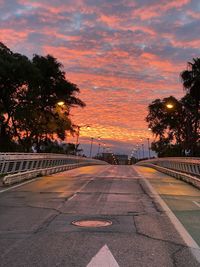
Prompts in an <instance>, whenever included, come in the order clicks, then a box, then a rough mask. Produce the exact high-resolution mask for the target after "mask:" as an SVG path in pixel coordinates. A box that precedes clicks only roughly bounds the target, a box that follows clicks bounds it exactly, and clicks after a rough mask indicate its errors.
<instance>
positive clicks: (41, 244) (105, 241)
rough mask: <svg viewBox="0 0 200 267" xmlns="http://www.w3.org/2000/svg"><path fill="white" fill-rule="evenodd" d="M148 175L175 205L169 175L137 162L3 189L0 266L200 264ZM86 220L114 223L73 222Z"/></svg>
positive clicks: (164, 266) (157, 266)
mask: <svg viewBox="0 0 200 267" xmlns="http://www.w3.org/2000/svg"><path fill="white" fill-rule="evenodd" d="M156 175H157V176H156ZM143 177H145V178H148V180H149V181H150V182H151V184H152V185H153V186H154V188H155V189H156V190H158V191H159V192H158V193H160V194H161V195H162V197H163V196H164V197H165V200H166V201H167V202H168V203H170V205H172V206H173V208H174V207H175V206H174V204H173V203H174V202H173V200H172V198H171V197H172V196H171V195H172V194H171V195H169V191H168V194H167V193H166V191H162V190H167V189H166V182H163V184H162V183H161V181H160V180H162V179H167V178H168V179H169V177H166V176H164V178H163V176H162V175H161V174H158V173H155V171H154V172H153V171H152V169H145V168H142V167H133V166H90V167H83V168H79V169H74V170H71V171H67V172H63V173H60V174H56V175H52V176H48V177H42V178H39V179H37V180H35V181H33V182H31V183H27V184H24V185H22V186H19V187H14V188H12V189H11V190H10V189H9V190H8V191H4V192H2V191H1V193H0V266H6V267H13V266H17V267H18V266H19V267H25V266H26V267H29V266H30V267H32V266H34V267H35V266H36V267H37V266H42V267H43V266H44V267H46V266H63V267H64V266H65V267H73V266H74V267H108V266H109V267H119V266H120V267H129V266H130V267H140V266H144V267H146V266H147V267H152V266H155V267H168V266H180V267H184V266H185V267H190V266H191V267H196V266H200V263H199V262H197V260H196V259H195V257H194V256H193V254H192V252H191V249H190V248H189V247H188V244H186V243H185V242H184V241H183V239H182V237H181V236H180V234H179V232H178V231H177V230H176V228H175V227H174V225H173V223H172V222H171V220H170V219H169V217H168V214H167V213H166V212H165V211H164V210H163V208H162V206H161V205H160V203H159V202H158V201H155V199H154V198H153V197H152V192H151V190H150V189H149V187H148V186H147V183H146V182H145V179H144V178H143ZM170 179H173V178H170ZM163 181H164V180H163ZM173 181H174V179H173ZM159 183H160V184H159ZM170 183H172V185H173V182H172V181H171V182H170ZM174 183H175V182H174ZM162 185H163V186H164V187H165V189H162ZM168 186H169V185H168ZM171 187H172V186H171ZM1 190H4V189H2V188H1ZM195 190H196V189H195ZM161 191H162V192H161ZM170 196H171V197H170ZM179 197H180V199H179V200H180V201H179V204H180V202H181V199H183V196H178V193H177V194H176V198H179ZM192 201H195V202H196V203H199V202H198V201H199V198H198V199H197V197H196V196H195V198H194V199H193V200H192ZM175 202H176V201H175ZM177 203H178V202H177ZM193 204H194V203H193ZM194 205H196V204H194ZM179 206H181V205H179ZM183 206H184V205H183ZM183 206H182V209H183ZM197 208H198V209H200V207H198V205H196V209H195V212H196V214H197ZM174 210H175V211H176V213H177V214H178V216H179V217H187V214H186V213H184V212H183V213H180V212H181V209H180V210H177V208H174ZM182 211H183V210H182ZM189 216H190V214H189ZM194 218H196V217H195V215H194ZM83 220H85V221H86V222H87V224H88V223H93V222H95V221H96V220H99V221H100V223H102V221H103V220H105V221H107V222H112V225H110V226H104V227H81V226H75V225H73V224H72V222H76V221H83ZM187 223H188V224H189V222H188V221H187ZM187 223H186V224H187ZM195 224H196V225H197V227H198V222H196V223H195ZM92 226H93V225H92ZM189 228H190V227H189Z"/></svg>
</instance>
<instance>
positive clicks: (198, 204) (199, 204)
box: [192, 201, 200, 208]
mask: <svg viewBox="0 0 200 267" xmlns="http://www.w3.org/2000/svg"><path fill="white" fill-rule="evenodd" d="M192 202H193V203H194V204H195V205H197V206H198V207H199V208H200V203H198V202H196V201H192Z"/></svg>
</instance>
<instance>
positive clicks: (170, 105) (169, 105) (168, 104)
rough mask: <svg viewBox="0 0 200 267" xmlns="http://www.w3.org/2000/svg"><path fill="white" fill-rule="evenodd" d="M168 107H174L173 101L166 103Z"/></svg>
mask: <svg viewBox="0 0 200 267" xmlns="http://www.w3.org/2000/svg"><path fill="white" fill-rule="evenodd" d="M166 107H167V108H168V109H172V108H173V107H174V105H173V104H172V103H167V104H166Z"/></svg>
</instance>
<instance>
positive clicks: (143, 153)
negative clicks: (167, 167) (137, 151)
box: [142, 144, 144, 159]
mask: <svg viewBox="0 0 200 267" xmlns="http://www.w3.org/2000/svg"><path fill="white" fill-rule="evenodd" d="M142 158H143V159H144V144H142Z"/></svg>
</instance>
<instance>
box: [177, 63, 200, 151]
mask: <svg viewBox="0 0 200 267" xmlns="http://www.w3.org/2000/svg"><path fill="white" fill-rule="evenodd" d="M181 79H182V81H183V87H184V89H185V90H186V91H187V92H188V93H189V95H190V96H191V97H192V98H193V99H194V101H195V106H194V111H195V120H194V131H193V140H192V142H193V146H192V154H193V155H196V154H197V152H198V142H199V134H200V133H199V130H200V111H199V109H200V58H193V62H188V69H187V70H184V71H183V72H182V73H181Z"/></svg>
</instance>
